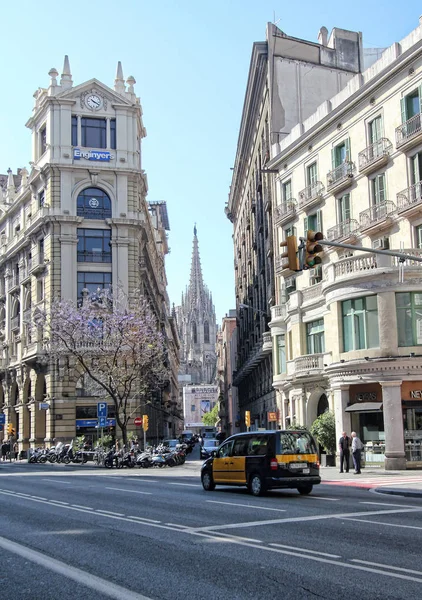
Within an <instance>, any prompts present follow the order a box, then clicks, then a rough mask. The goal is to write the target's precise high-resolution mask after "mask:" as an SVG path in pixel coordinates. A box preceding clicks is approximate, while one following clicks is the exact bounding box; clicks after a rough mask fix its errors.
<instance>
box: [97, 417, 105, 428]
mask: <svg viewBox="0 0 422 600" xmlns="http://www.w3.org/2000/svg"><path fill="white" fill-rule="evenodd" d="M98 427H107V417H98Z"/></svg>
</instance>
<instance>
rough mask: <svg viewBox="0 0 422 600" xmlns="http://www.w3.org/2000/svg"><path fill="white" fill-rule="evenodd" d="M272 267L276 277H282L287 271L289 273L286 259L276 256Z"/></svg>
mask: <svg viewBox="0 0 422 600" xmlns="http://www.w3.org/2000/svg"><path fill="white" fill-rule="evenodd" d="M274 266H275V274H276V275H283V274H285V273H286V272H287V271H290V269H289V265H288V263H287V258H286V257H284V258H283V257H282V256H276V257H275V265H274Z"/></svg>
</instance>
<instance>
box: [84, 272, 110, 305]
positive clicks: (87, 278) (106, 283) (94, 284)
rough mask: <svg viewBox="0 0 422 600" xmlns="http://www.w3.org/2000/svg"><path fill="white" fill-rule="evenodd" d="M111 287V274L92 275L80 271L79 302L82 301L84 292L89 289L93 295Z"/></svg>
mask: <svg viewBox="0 0 422 600" xmlns="http://www.w3.org/2000/svg"><path fill="white" fill-rule="evenodd" d="M110 286H111V273H90V272H86V273H85V272H81V271H78V300H79V301H80V300H82V290H84V289H87V290H88V292H89V293H90V295H91V294H96V293H97V292H98V290H104V289H108V288H109V287H110Z"/></svg>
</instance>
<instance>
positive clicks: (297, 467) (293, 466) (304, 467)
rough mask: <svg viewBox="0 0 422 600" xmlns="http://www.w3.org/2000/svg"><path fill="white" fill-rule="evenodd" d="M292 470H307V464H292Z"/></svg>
mask: <svg viewBox="0 0 422 600" xmlns="http://www.w3.org/2000/svg"><path fill="white" fill-rule="evenodd" d="M289 466H290V468H291V469H306V468H307V466H308V465H307V463H290V465H289Z"/></svg>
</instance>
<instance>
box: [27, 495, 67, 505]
mask: <svg viewBox="0 0 422 600" xmlns="http://www.w3.org/2000/svg"><path fill="white" fill-rule="evenodd" d="M34 498H35V496H34ZM41 500H44V498H41ZM50 502H53V503H54V504H63V506H69V502H62V501H61V500H53V499H51V498H50Z"/></svg>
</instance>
